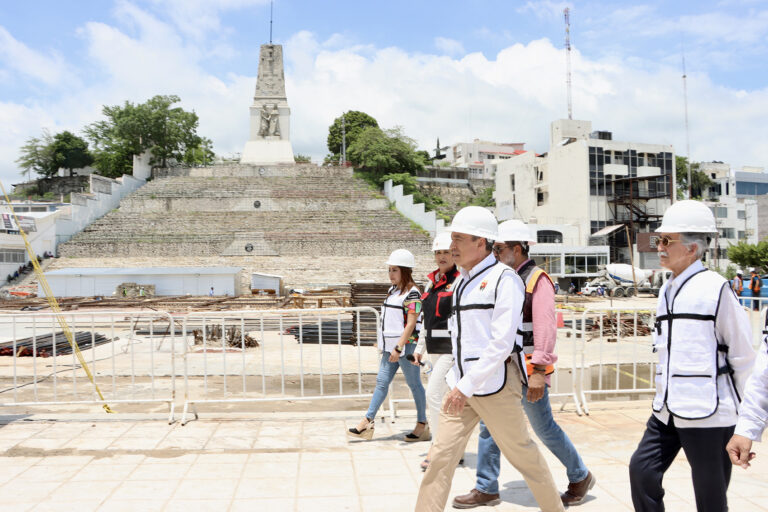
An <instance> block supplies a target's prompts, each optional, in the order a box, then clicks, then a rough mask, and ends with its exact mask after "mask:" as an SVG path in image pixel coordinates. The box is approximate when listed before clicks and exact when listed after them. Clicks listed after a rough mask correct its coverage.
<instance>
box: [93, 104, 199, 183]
mask: <svg viewBox="0 0 768 512" xmlns="http://www.w3.org/2000/svg"><path fill="white" fill-rule="evenodd" d="M179 101H181V100H180V98H179V97H178V96H173V95H171V96H155V97H153V98H151V99H149V100H148V101H147V102H146V103H142V104H139V105H134V104H133V103H131V102H129V101H126V102H125V103H124V104H123V105H114V106H105V107H104V108H103V109H102V113H103V114H104V117H105V118H106V119H104V120H101V121H97V122H95V123H91V124H90V125H88V127H86V129H85V133H86V136H87V137H88V139H89V140H90V141H91V142H92V143H93V147H94V156H95V162H94V166H95V167H96V168H97V169H98V170H99V171H100V172H101V174H103V175H105V176H119V175H121V174H130V173H131V170H132V168H133V155H139V154H141V153H143V152H144V151H146V150H150V151H151V152H152V160H151V163H152V164H156V165H160V166H161V167H167V166H168V164H169V160H173V161H175V162H178V163H185V164H188V165H194V164H206V163H209V162H210V161H211V160H212V158H213V152H212V151H211V141H210V140H208V139H205V138H203V137H200V136H199V135H197V127H198V121H199V120H198V117H197V114H195V113H194V112H187V111H185V110H184V109H182V108H181V107H173V105H174V104H175V103H178V102H179Z"/></svg>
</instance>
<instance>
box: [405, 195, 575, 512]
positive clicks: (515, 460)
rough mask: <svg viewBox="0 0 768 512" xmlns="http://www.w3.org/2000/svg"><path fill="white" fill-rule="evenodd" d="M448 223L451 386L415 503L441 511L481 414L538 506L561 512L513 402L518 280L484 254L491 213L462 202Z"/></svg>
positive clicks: (518, 388) (492, 228)
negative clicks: (452, 265) (455, 273)
mask: <svg viewBox="0 0 768 512" xmlns="http://www.w3.org/2000/svg"><path fill="white" fill-rule="evenodd" d="M448 230H449V231H450V232H451V238H452V243H451V252H452V254H453V257H454V261H455V262H456V264H457V265H458V266H459V268H460V276H459V277H457V278H456V281H454V288H453V289H454V293H453V315H452V316H451V319H450V322H449V330H450V331H451V344H452V349H453V356H454V361H455V362H454V366H453V368H452V369H451V371H449V372H448V375H447V377H446V380H447V381H448V386H449V387H450V388H451V391H449V392H448V393H447V394H446V396H445V398H444V400H443V409H442V411H441V413H440V427H439V429H438V434H437V437H436V439H435V442H434V444H433V446H432V452H431V460H430V464H429V467H428V468H427V470H426V472H425V473H424V478H423V479H422V481H421V487H420V488H419V495H418V498H417V501H416V508H415V510H417V511H418V512H441V511H443V510H444V508H445V504H446V502H447V500H448V493H449V491H450V488H451V480H452V479H453V473H454V471H455V470H456V465H457V464H458V462H459V459H461V456H462V455H463V453H464V449H465V447H466V445H467V441H469V437H470V436H471V434H472V431H473V430H474V428H475V426H476V425H477V424H478V422H479V421H480V420H481V419H482V420H483V421H484V422H485V425H486V426H487V427H488V430H489V431H490V432H491V435H492V436H493V438H494V440H495V441H496V444H497V445H498V446H499V448H500V449H501V452H502V453H503V454H504V456H505V457H506V458H507V459H508V460H509V461H510V462H511V463H512V465H513V466H515V468H516V469H517V470H518V471H519V472H520V473H521V474H522V475H523V478H524V479H525V481H526V483H527V484H528V487H529V489H530V490H531V492H532V493H533V496H534V498H536V501H537V502H538V504H539V507H541V509H542V510H544V511H545V512H550V511H562V510H564V508H563V504H562V502H561V500H560V494H559V492H558V491H557V488H556V487H555V483H554V480H553V479H552V474H551V473H550V471H549V468H548V467H547V463H546V461H545V460H544V458H543V457H542V455H541V453H540V452H539V449H538V447H537V446H536V444H535V443H534V442H533V441H532V440H531V438H530V435H529V434H528V429H527V428H526V424H525V413H524V412H523V407H522V405H521V400H522V384H523V383H524V382H526V376H525V375H526V374H525V371H524V368H525V364H524V362H523V361H522V356H521V353H522V336H521V335H519V334H518V328H519V327H520V323H521V321H522V315H523V311H522V308H523V300H524V287H523V282H522V280H521V279H520V276H518V275H517V274H516V273H515V271H514V270H512V269H511V268H510V267H508V266H507V265H504V264H503V263H499V262H497V261H496V258H495V257H494V256H493V254H492V253H491V249H492V247H493V241H494V240H495V239H496V238H497V236H498V224H497V222H496V218H495V217H494V216H493V214H492V213H491V212H489V211H488V210H486V209H485V208H480V207H478V206H468V207H466V208H463V209H462V210H460V211H459V212H458V213H457V214H456V216H455V217H454V218H453V222H452V224H451V227H450V228H449V229H448ZM486 504H491V503H486Z"/></svg>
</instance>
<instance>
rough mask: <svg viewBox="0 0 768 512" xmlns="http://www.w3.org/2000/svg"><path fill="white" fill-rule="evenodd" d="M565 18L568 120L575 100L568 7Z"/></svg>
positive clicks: (564, 12) (571, 116)
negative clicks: (573, 95)
mask: <svg viewBox="0 0 768 512" xmlns="http://www.w3.org/2000/svg"><path fill="white" fill-rule="evenodd" d="M563 14H564V16H565V85H566V88H567V90H568V119H573V100H572V98H571V16H570V9H568V7H566V8H565V10H564V11H563Z"/></svg>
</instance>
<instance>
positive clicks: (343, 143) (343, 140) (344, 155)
mask: <svg viewBox="0 0 768 512" xmlns="http://www.w3.org/2000/svg"><path fill="white" fill-rule="evenodd" d="M341 161H342V164H341V165H347V127H346V123H345V120H344V114H341Z"/></svg>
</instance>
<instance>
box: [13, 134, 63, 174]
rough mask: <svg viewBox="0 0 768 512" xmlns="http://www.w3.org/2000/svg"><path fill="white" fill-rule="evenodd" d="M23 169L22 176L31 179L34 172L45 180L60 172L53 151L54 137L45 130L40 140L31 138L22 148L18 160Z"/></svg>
mask: <svg viewBox="0 0 768 512" xmlns="http://www.w3.org/2000/svg"><path fill="white" fill-rule="evenodd" d="M16 163H18V164H19V167H21V168H22V171H21V174H22V176H24V175H26V178H27V179H30V174H31V173H32V171H34V172H36V173H37V174H39V175H40V176H42V177H44V178H49V177H51V176H55V175H56V173H57V172H59V165H58V163H57V162H56V155H55V153H54V150H53V136H52V135H51V133H50V132H49V131H48V130H46V129H44V130H43V135H42V136H41V137H40V138H37V137H30V138H29V139H27V142H26V143H25V144H24V145H23V146H22V147H21V150H20V156H19V158H18V159H17V160H16Z"/></svg>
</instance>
